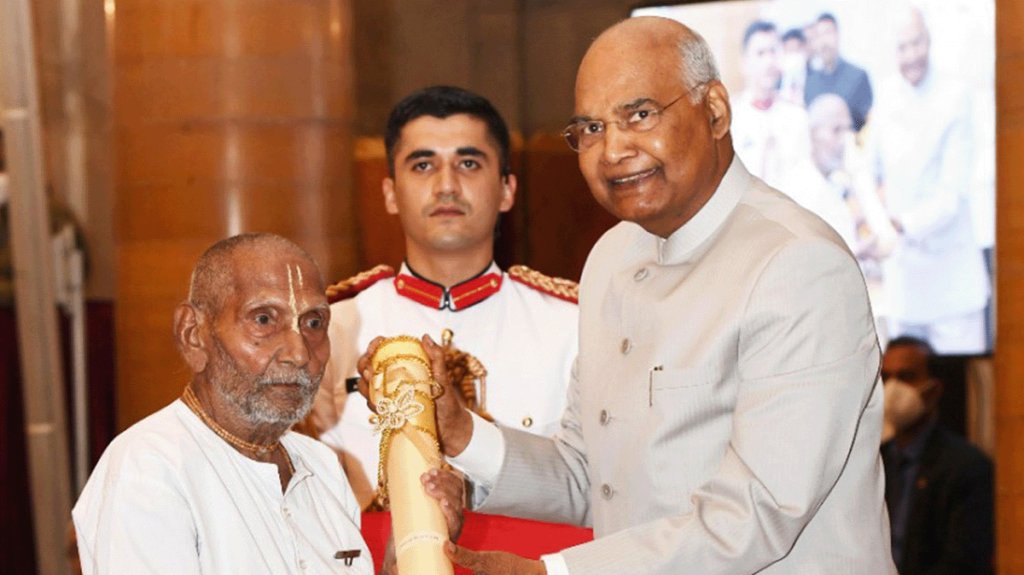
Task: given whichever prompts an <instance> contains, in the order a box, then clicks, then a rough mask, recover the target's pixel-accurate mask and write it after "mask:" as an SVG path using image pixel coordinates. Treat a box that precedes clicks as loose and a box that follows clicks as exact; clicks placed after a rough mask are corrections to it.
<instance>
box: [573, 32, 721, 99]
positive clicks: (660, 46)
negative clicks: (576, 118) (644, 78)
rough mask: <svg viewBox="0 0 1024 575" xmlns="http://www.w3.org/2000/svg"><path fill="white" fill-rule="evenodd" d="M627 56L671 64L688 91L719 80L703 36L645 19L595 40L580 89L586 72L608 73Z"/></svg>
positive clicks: (583, 68) (582, 69)
mask: <svg viewBox="0 0 1024 575" xmlns="http://www.w3.org/2000/svg"><path fill="white" fill-rule="evenodd" d="M625 54H628V55H629V56H628V58H629V59H631V60H637V61H646V62H649V63H658V62H662V63H663V62H671V63H672V64H673V65H674V66H676V67H677V70H678V73H679V78H680V80H681V81H682V83H683V85H684V86H685V87H686V88H688V89H692V88H695V87H696V86H699V85H702V84H706V83H708V82H710V81H712V80H718V79H719V77H720V75H719V72H718V66H717V65H716V64H715V58H714V56H713V55H712V54H711V49H710V48H709V47H708V45H707V42H705V41H704V38H703V37H701V35H700V34H698V33H697V32H694V31H693V30H692V29H690V28H689V27H687V26H686V25H684V24H681V23H680V22H677V21H675V20H672V19H670V18H661V17H658V16H642V17H637V18H629V19H626V20H623V21H621V22H619V23H618V24H615V25H614V26H612V27H611V28H608V29H607V30H605V31H604V32H602V33H601V35H600V36H598V37H597V38H596V39H595V40H594V42H593V43H592V44H591V45H590V48H589V49H588V50H587V54H586V55H585V56H584V57H583V62H582V63H581V64H580V68H579V73H578V75H577V89H579V79H580V76H581V75H582V74H584V72H585V71H586V72H591V71H592V70H591V69H590V68H591V67H595V68H597V69H598V70H599V71H600V70H601V69H608V67H609V64H610V63H612V62H622V61H623V60H624V58H626V56H624V55H625ZM700 96H701V95H700V93H699V92H695V93H691V95H690V98H691V101H693V102H697V101H699V100H700Z"/></svg>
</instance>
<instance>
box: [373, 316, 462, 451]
mask: <svg viewBox="0 0 1024 575" xmlns="http://www.w3.org/2000/svg"><path fill="white" fill-rule="evenodd" d="M382 341H384V340H383V338H380V337H376V338H374V339H373V341H371V342H370V345H369V346H367V348H366V353H364V354H363V355H362V356H360V357H359V362H358V364H357V366H358V368H359V376H360V377H359V393H361V394H363V397H365V398H367V399H366V404H367V405H368V406H369V407H370V410H371V411H374V412H376V411H377V410H376V409H375V408H374V406H373V403H372V402H371V401H370V399H369V398H370V381H372V380H373V363H372V362H371V361H370V360H371V358H373V354H374V353H376V351H377V348H378V347H380V344H381V342H382ZM421 343H422V344H423V350H424V351H425V352H426V353H427V357H428V358H429V359H430V370H431V372H433V375H434V380H435V381H436V382H437V383H438V385H440V386H441V389H442V390H443V392H442V394H441V397H438V398H437V400H436V401H435V406H436V409H437V439H438V442H439V443H440V444H441V451H442V452H443V453H444V454H445V455H447V456H448V457H455V456H456V455H458V454H460V453H462V451H463V450H464V449H466V445H468V444H469V439H470V437H472V435H473V417H472V416H471V415H470V414H469V410H467V409H466V407H465V406H464V405H462V402H461V401H460V400H459V394H458V393H457V392H456V391H455V389H454V388H452V385H451V383H450V382H449V381H448V369H447V368H446V367H445V363H444V349H443V348H442V347H441V346H439V345H437V343H435V342H434V340H433V339H431V338H430V336H429V335H424V336H423V340H422V342H421Z"/></svg>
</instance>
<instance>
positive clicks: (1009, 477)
mask: <svg viewBox="0 0 1024 575" xmlns="http://www.w3.org/2000/svg"><path fill="white" fill-rule="evenodd" d="M996 39H997V42H996V45H997V57H996V60H997V63H996V78H997V86H996V103H997V122H996V139H997V140H996V141H997V154H998V157H997V172H996V190H997V195H996V272H997V273H996V300H997V304H998V306H997V310H998V317H997V321H998V326H997V332H998V333H997V338H996V354H995V365H996V402H995V405H996V567H997V570H998V573H1000V574H1002V575H1007V574H1018V573H1024V450H1021V448H1020V446H1021V445H1022V444H1024V298H1021V294H1024V233H1022V232H1024V195H1022V194H1021V190H1022V189H1024V163H1022V162H1021V161H1020V159H1021V157H1022V156H1024V73H1022V72H1024V1H1022V0H997V2H996Z"/></svg>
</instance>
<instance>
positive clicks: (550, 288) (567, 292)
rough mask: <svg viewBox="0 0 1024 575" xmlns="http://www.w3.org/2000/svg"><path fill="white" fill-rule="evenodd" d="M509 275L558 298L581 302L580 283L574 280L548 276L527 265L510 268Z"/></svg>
mask: <svg viewBox="0 0 1024 575" xmlns="http://www.w3.org/2000/svg"><path fill="white" fill-rule="evenodd" d="M508 277H510V278H512V279H513V280H515V281H517V282H519V283H521V284H523V285H525V286H529V287H531V288H533V289H535V290H537V291H539V292H543V293H546V294H548V295H550V296H554V297H556V298H558V299H561V300H565V301H568V302H572V303H579V299H580V285H579V284H578V283H576V282H574V281H572V280H567V279H564V278H554V277H551V276H547V275H544V274H542V273H540V272H539V271H537V270H534V269H530V268H528V267H526V266H512V267H510V268H508Z"/></svg>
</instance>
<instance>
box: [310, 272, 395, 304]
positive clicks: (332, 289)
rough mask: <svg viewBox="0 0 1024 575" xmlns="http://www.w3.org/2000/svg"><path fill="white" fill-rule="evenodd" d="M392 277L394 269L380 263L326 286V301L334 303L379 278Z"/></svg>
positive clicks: (353, 294)
mask: <svg viewBox="0 0 1024 575" xmlns="http://www.w3.org/2000/svg"><path fill="white" fill-rule="evenodd" d="M392 277H395V269H394V268H392V267H391V266H389V265H385V264H380V265H379V266H377V267H375V268H373V269H369V270H366V271H365V272H359V273H357V274H356V275H354V276H352V277H350V278H348V279H344V280H341V281H340V282H338V283H336V284H333V285H330V286H328V287H327V289H326V290H325V291H326V293H327V301H328V302H330V303H334V302H337V301H341V300H344V299H349V298H351V297H354V296H355V295H356V294H358V293H359V292H361V291H363V290H364V289H366V288H368V287H370V286H372V285H373V284H375V283H377V282H379V281H380V280H382V279H385V278H392Z"/></svg>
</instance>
